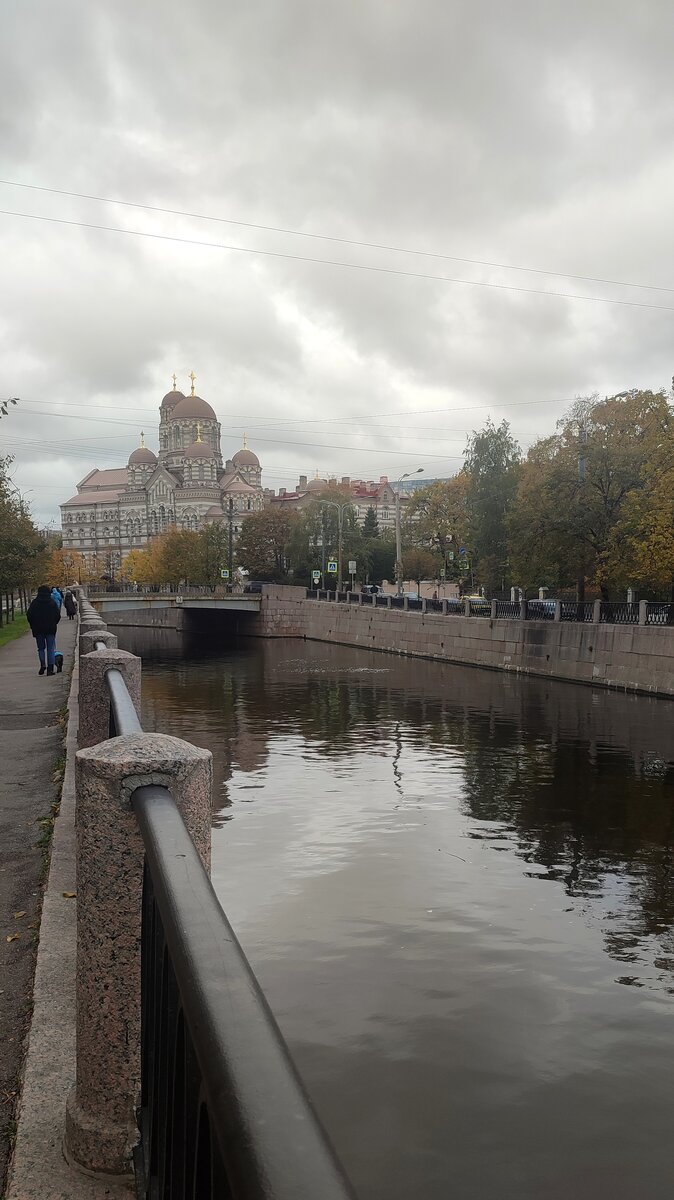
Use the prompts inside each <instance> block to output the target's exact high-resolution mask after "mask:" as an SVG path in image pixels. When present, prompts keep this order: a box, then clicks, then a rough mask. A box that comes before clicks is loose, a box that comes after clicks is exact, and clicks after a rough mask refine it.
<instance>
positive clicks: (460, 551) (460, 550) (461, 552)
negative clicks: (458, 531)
mask: <svg viewBox="0 0 674 1200" xmlns="http://www.w3.org/2000/svg"><path fill="white" fill-rule="evenodd" d="M465 553H466V547H465V546H459V554H465Z"/></svg>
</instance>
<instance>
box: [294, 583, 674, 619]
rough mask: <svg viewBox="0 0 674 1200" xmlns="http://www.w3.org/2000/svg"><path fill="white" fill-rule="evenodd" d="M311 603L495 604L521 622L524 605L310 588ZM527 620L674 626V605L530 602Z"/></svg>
mask: <svg viewBox="0 0 674 1200" xmlns="http://www.w3.org/2000/svg"><path fill="white" fill-rule="evenodd" d="M306 596H307V599H308V600H335V599H336V600H338V601H339V602H343V601H344V600H346V599H348V600H349V602H350V603H351V604H364V605H373V606H375V605H376V606H377V607H381V608H389V607H390V608H407V609H408V610H409V611H410V612H419V611H422V610H424V609H425V611H426V612H427V613H434V614H445V615H447V616H471V617H491V616H492V615H493V614H492V605H494V606H495V613H496V618H497V619H498V620H519V619H521V618H522V604H521V603H520V601H519V600H494V601H489V600H473V599H469V600H468V609H469V612H466V600H459V599H456V598H451V599H449V600H436V599H428V600H425V601H424V600H421V599H418V598H414V597H412V596H409V597H405V596H397V595H393V596H392V595H388V596H386V595H381V594H378V595H376V596H371V595H369V594H364V595H361V594H360V593H358V592H339V593H337V594H336V593H334V592H324V591H317V590H316V589H315V588H308V589H307V592H306ZM525 616H526V620H527V621H558V620H559V621H565V622H577V623H582V624H593V623H594V622H595V621H596V620H597V618H598V619H599V621H600V622H601V623H602V624H606V625H674V604H665V603H662V602H661V601H659V600H658V601H656V600H648V601H641V602H628V601H612V600H611V601H608V600H603V601H601V603H599V602H598V601H597V602H595V601H594V600H581V601H576V600H559V601H558V600H549V599H548V600H528V601H527V602H526V613H525Z"/></svg>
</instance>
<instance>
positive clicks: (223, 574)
mask: <svg viewBox="0 0 674 1200" xmlns="http://www.w3.org/2000/svg"><path fill="white" fill-rule="evenodd" d="M220 578H221V579H229V571H228V570H227V568H226V567H223V568H222V570H221V572H220Z"/></svg>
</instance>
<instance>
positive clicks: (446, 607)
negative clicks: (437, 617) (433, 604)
mask: <svg viewBox="0 0 674 1200" xmlns="http://www.w3.org/2000/svg"><path fill="white" fill-rule="evenodd" d="M448 612H449V601H448V600H446V599H443V601H442V615H443V617H446V616H447V613H448Z"/></svg>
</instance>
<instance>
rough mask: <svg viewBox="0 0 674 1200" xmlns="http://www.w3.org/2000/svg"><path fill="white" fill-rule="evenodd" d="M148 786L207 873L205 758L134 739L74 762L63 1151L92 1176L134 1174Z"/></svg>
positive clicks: (184, 746)
mask: <svg viewBox="0 0 674 1200" xmlns="http://www.w3.org/2000/svg"><path fill="white" fill-rule="evenodd" d="M151 783H154V784H160V785H163V786H166V787H168V788H169V789H170V791H171V794H172V795H173V798H174V800H175V801H176V804H177V805H178V807H179V809H180V811H181V812H182V815H183V818H184V820H185V823H186V825H187V827H188V829H189V831H190V833H191V835H192V837H193V839H194V841H195V844H196V846H197V849H198V851H199V854H200V855H201V858H202V861H203V862H204V865H205V866H206V867H207V868H208V866H209V862H210V830H211V784H212V759H211V754H210V752H209V751H207V750H202V749H199V748H198V747H197V746H192V745H190V744H189V743H188V742H183V741H180V740H179V739H178V738H173V737H168V736H166V735H164V734H133V735H130V736H127V737H119V738H112V739H110V740H109V741H107V742H103V743H101V744H100V745H97V746H92V747H89V748H87V749H85V750H80V751H79V753H78V755H77V761H76V792H77V805H76V822H75V824H76V838H77V995H76V1011H77V1066H76V1083H75V1086H74V1088H73V1090H72V1091H71V1093H70V1096H69V1097H68V1103H67V1109H66V1135H65V1151H66V1156H67V1158H68V1160H69V1161H70V1162H72V1163H74V1164H76V1165H78V1166H80V1167H82V1168H84V1169H85V1170H86V1171H89V1172H93V1173H96V1174H107V1175H111V1176H115V1175H117V1176H123V1175H129V1174H130V1172H131V1152H132V1148H133V1146H134V1144H135V1143H136V1142H137V1140H138V1128H137V1125H136V1120H135V1109H136V1105H137V1102H138V1092H139V1085H140V932H141V893H142V879H143V859H144V854H143V844H142V839H141V836H140V833H139V830H138V825H137V822H136V818H135V816H134V813H133V810H132V808H131V803H130V800H131V796H132V794H133V792H134V791H135V790H136V788H138V787H141V786H144V785H148V784H151Z"/></svg>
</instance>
